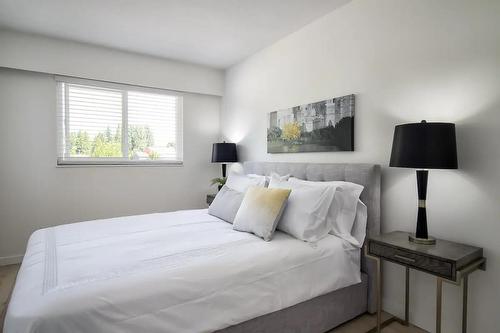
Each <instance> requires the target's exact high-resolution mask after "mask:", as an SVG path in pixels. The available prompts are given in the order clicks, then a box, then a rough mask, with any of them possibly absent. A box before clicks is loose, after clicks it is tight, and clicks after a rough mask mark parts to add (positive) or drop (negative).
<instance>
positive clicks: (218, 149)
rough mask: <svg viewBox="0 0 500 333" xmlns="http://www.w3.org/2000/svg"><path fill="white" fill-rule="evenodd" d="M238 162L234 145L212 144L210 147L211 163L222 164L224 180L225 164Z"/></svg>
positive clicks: (224, 143) (227, 143)
mask: <svg viewBox="0 0 500 333" xmlns="http://www.w3.org/2000/svg"><path fill="white" fill-rule="evenodd" d="M231 162H238V156H237V154H236V143H229V142H226V141H224V142H222V143H214V144H213V147H212V163H222V178H226V163H231Z"/></svg>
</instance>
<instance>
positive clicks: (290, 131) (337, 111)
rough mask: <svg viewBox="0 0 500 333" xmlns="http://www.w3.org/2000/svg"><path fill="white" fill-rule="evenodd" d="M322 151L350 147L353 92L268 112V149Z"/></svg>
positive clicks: (286, 151)
mask: <svg viewBox="0 0 500 333" xmlns="http://www.w3.org/2000/svg"><path fill="white" fill-rule="evenodd" d="M325 151H329V152H332V151H354V95H346V96H341V97H335V98H332V99H327V100H324V101H321V102H315V103H309V104H304V105H300V106H294V107H292V108H288V109H283V110H278V111H273V112H270V113H269V114H268V125H267V152H268V153H271V154H274V153H305V152H325Z"/></svg>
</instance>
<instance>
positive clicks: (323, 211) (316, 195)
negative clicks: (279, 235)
mask: <svg viewBox="0 0 500 333" xmlns="http://www.w3.org/2000/svg"><path fill="white" fill-rule="evenodd" d="M269 188H287V189H291V191H292V192H291V194H290V197H289V199H288V203H287V207H286V209H285V211H284V212H283V216H282V217H281V220H280V222H279V224H278V229H279V230H282V231H284V232H286V233H288V234H290V235H292V236H294V237H295V238H297V239H300V240H303V241H308V242H315V241H317V240H319V239H321V238H323V237H325V236H326V235H328V232H329V231H330V230H331V225H329V224H328V223H327V219H326V216H327V214H328V210H329V208H330V206H331V203H332V200H333V197H334V194H335V188H334V187H332V186H321V187H319V186H311V185H306V184H299V183H293V182H289V181H283V180H279V179H277V178H271V183H270V184H269Z"/></svg>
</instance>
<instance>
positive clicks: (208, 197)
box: [207, 194, 217, 206]
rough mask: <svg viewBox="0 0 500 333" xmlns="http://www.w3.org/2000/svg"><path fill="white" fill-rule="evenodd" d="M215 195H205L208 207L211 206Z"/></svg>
mask: <svg viewBox="0 0 500 333" xmlns="http://www.w3.org/2000/svg"><path fill="white" fill-rule="evenodd" d="M216 195H217V194H207V205H209V206H210V205H211V204H212V201H214V199H215V196H216Z"/></svg>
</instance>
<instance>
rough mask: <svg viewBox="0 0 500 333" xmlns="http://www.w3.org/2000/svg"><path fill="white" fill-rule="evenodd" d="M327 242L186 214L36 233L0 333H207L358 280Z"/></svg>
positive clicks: (347, 250) (355, 257)
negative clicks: (267, 237)
mask: <svg viewBox="0 0 500 333" xmlns="http://www.w3.org/2000/svg"><path fill="white" fill-rule="evenodd" d="M359 256H360V250H359V249H358V248H354V247H352V246H351V245H349V244H348V243H347V242H345V241H343V240H341V239H340V238H337V237H335V236H331V235H329V236H327V237H326V238H324V239H322V240H320V241H318V242H317V243H315V244H311V243H305V242H302V241H299V240H297V239H295V238H292V237H291V236H288V235H286V234H284V233H281V232H277V233H276V234H275V237H274V238H273V240H272V241H271V242H265V241H263V240H262V239H260V238H257V237H256V236H254V235H251V234H248V233H244V232H238V231H234V230H233V229H232V225H231V224H229V223H226V222H224V221H222V220H220V219H218V218H215V217H213V216H210V215H208V214H207V210H205V209H204V210H187V211H178V212H170V213H162V214H149V215H140V216H130V217H121V218H113V219H107V220H97V221H90V222H82V223H75V224H68V225H61V226H58V227H54V228H47V229H42V230H38V231H36V232H35V233H34V234H33V235H32V236H31V238H30V240H29V243H28V248H27V252H26V256H25V257H24V260H23V263H22V266H21V269H20V271H19V275H18V277H17V281H16V285H15V288H14V291H13V294H12V298H11V301H10V304H9V306H8V310H7V315H6V320H5V327H4V332H5V333H13V332H43V333H58V332H75V333H76V332H93V333H96V332H211V331H214V330H218V329H222V328H225V327H227V326H230V325H234V324H237V323H240V322H243V321H246V320H249V319H252V318H255V317H258V316H261V315H264V314H267V313H270V312H273V311H277V310H280V309H282V308H285V307H289V306H291V305H294V304H297V303H299V302H302V301H305V300H308V299H311V298H313V297H316V296H318V295H321V294H325V293H328V292H330V291H333V290H335V289H339V288H343V287H346V286H349V285H352V284H355V283H358V282H360V281H361V279H360V267H359Z"/></svg>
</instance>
